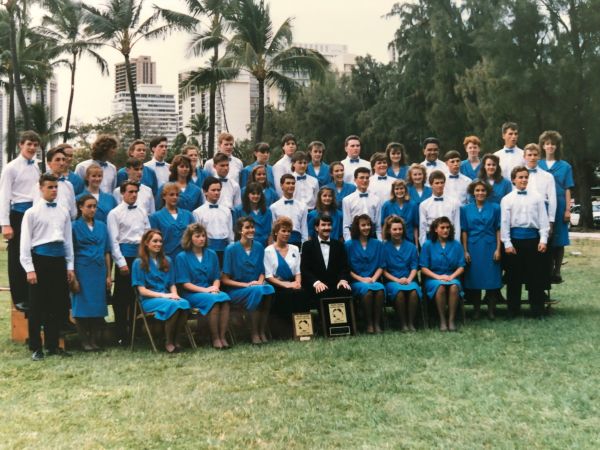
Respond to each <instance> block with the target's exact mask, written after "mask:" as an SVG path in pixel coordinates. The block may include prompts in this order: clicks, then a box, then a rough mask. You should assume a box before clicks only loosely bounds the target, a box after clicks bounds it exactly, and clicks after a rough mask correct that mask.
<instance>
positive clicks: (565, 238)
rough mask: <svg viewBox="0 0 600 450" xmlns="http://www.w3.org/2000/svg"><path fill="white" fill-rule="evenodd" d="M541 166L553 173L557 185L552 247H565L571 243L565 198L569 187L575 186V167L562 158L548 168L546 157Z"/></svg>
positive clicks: (540, 163)
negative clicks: (566, 218)
mask: <svg viewBox="0 0 600 450" xmlns="http://www.w3.org/2000/svg"><path fill="white" fill-rule="evenodd" d="M539 166H540V167H541V168H542V169H544V170H545V171H547V172H549V173H551V174H552V176H553V177H554V185H555V187H556V216H555V218H554V230H553V232H552V239H551V240H550V244H551V245H552V247H564V246H565V245H569V244H570V243H571V242H570V241H569V226H568V224H567V223H565V221H564V217H565V210H566V209H567V206H569V205H567V202H566V199H565V192H566V190H567V189H573V187H575V183H574V181H573V169H572V168H571V165H570V164H569V163H568V162H566V161H565V160H562V159H560V160H557V161H555V162H554V164H553V165H552V167H551V168H550V169H548V164H547V163H546V160H545V159H543V160H541V161H540V162H539Z"/></svg>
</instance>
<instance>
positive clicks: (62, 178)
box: [58, 177, 67, 181]
mask: <svg viewBox="0 0 600 450" xmlns="http://www.w3.org/2000/svg"><path fill="white" fill-rule="evenodd" d="M58 181H67V179H66V178H65V177H58Z"/></svg>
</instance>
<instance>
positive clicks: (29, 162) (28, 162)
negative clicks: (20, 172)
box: [27, 159, 35, 166]
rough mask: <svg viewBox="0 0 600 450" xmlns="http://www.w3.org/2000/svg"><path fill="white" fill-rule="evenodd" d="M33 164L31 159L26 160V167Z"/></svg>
mask: <svg viewBox="0 0 600 450" xmlns="http://www.w3.org/2000/svg"><path fill="white" fill-rule="evenodd" d="M33 164H35V161H34V160H33V159H28V160H27V165H28V166H32V165H33Z"/></svg>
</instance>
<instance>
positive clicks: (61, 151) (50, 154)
mask: <svg viewBox="0 0 600 450" xmlns="http://www.w3.org/2000/svg"><path fill="white" fill-rule="evenodd" d="M57 154H61V155H63V156H65V157H66V155H65V151H64V149H63V148H61V147H53V148H51V149H50V150H48V151H47V152H46V161H48V162H52V160H53V159H54V157H55V156H56V155H57Z"/></svg>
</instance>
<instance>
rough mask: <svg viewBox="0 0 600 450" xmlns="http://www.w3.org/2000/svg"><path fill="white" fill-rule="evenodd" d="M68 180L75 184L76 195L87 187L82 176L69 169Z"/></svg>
mask: <svg viewBox="0 0 600 450" xmlns="http://www.w3.org/2000/svg"><path fill="white" fill-rule="evenodd" d="M67 180H68V181H69V182H70V183H71V184H72V185H73V191H74V192H75V196H77V195H79V194H81V193H82V192H83V190H84V189H85V183H84V182H83V180H82V179H81V177H80V176H79V175H77V174H76V173H75V172H73V171H71V170H69V175H68V176H67Z"/></svg>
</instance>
